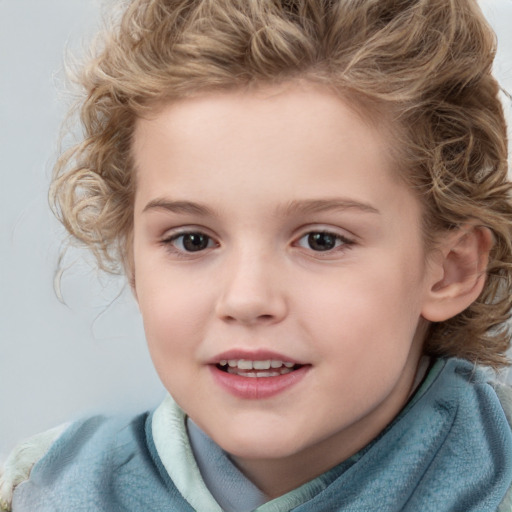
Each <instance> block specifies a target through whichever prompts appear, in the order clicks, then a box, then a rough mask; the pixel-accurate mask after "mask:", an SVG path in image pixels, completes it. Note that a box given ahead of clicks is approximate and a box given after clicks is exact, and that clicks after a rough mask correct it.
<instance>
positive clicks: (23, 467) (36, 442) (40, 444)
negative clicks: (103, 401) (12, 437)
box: [0, 423, 69, 510]
mask: <svg viewBox="0 0 512 512" xmlns="http://www.w3.org/2000/svg"><path fill="white" fill-rule="evenodd" d="M68 426H69V424H68V423H66V424H64V425H60V426H58V427H56V428H52V429H50V430H47V431H46V432H43V433H41V434H37V435H35V436H33V437H30V438H29V439H27V440H26V441H24V442H22V443H21V444H19V445H18V446H16V447H15V448H14V450H13V451H12V452H11V454H10V455H9V457H8V458H7V459H6V461H5V464H3V467H2V468H0V507H1V508H2V510H10V508H11V501H12V494H13V492H14V489H15V488H16V487H17V486H18V485H19V484H20V483H22V482H24V481H26V480H28V478H29V476H30V472H31V471H32V468H33V467H34V465H35V464H36V463H37V462H38V461H39V460H40V459H41V458H42V457H43V456H44V455H45V454H46V453H47V452H48V450H49V449H50V447H51V445H52V444H53V443H54V442H55V440H56V439H57V438H58V437H59V436H60V435H61V434H62V433H63V432H64V431H65V430H66V429H67V427H68Z"/></svg>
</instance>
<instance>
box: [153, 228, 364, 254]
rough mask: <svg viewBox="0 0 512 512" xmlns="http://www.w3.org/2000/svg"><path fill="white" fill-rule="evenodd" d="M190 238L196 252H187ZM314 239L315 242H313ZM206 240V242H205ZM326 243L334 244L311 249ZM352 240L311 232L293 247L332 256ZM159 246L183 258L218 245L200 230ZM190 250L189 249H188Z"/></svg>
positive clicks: (324, 231) (323, 232) (347, 247)
mask: <svg viewBox="0 0 512 512" xmlns="http://www.w3.org/2000/svg"><path fill="white" fill-rule="evenodd" d="M187 236H188V237H192V238H191V239H189V242H192V243H193V244H196V245H198V246H199V248H198V249H197V250H187V248H186V246H185V244H186V241H185V237H187ZM194 237H197V240H196V241H194ZM320 237H325V238H324V240H323V241H321V238H320ZM315 238H316V240H315ZM205 239H206V240H205ZM179 240H181V242H180V243H179V245H180V247H178V246H177V245H178V244H177V241H179ZM302 240H306V241H307V242H306V243H308V245H309V247H304V246H303V245H301V243H300V242H301V241H302ZM205 241H206V245H205V246H204V247H202V248H201V242H203V244H204V242H205ZM326 242H327V245H332V244H333V243H334V246H333V247H327V248H324V249H321V248H319V249H318V250H315V249H314V248H313V247H311V244H312V243H316V244H320V246H321V245H322V244H323V245H324V246H325V243H326ZM354 243H355V242H354V240H351V239H350V238H347V237H345V236H343V235H340V234H338V233H333V232H331V231H328V230H322V229H320V230H316V231H315V230H311V231H308V232H306V233H304V234H303V235H302V236H301V237H300V238H298V239H297V240H296V242H295V243H294V245H295V246H298V247H302V248H304V249H308V250H311V251H312V252H314V253H319V255H320V254H325V255H326V256H327V255H329V254H332V253H334V252H336V253H337V252H339V251H344V250H346V249H349V248H350V247H351V246H352V245H354ZM161 244H162V245H163V246H164V247H165V248H166V249H167V250H169V251H171V252H172V253H173V254H176V255H179V256H183V257H190V256H191V255H194V254H196V253H198V254H199V253H202V252H204V251H205V250H207V249H212V248H215V247H218V243H216V242H215V241H214V239H213V238H212V237H211V236H209V235H207V234H206V233H203V232H202V231H200V230H197V231H192V230H191V231H182V232H180V233H175V234H172V235H170V236H169V237H167V238H165V239H163V240H162V241H161ZM189 248H190V247H189Z"/></svg>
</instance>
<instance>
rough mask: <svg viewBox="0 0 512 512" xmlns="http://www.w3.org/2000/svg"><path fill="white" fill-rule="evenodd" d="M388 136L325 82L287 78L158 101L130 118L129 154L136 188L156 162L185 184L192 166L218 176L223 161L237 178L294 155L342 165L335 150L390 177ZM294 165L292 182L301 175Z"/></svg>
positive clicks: (279, 165)
mask: <svg viewBox="0 0 512 512" xmlns="http://www.w3.org/2000/svg"><path fill="white" fill-rule="evenodd" d="M388 137H389V130H388V129H385V128H383V127H382V123H378V122H376V121H375V120H373V119H372V120H370V121H369V120H368V117H367V116H362V115H361V112H360V109H359V108H358V106H357V105H356V104H355V102H350V100H343V99H342V98H340V97H339V95H336V94H335V93H333V92H332V91H331V90H329V89H327V88H326V87H322V86H318V85H315V84H310V83H287V84H282V85H279V86H272V87H271V86H267V87H260V88H258V89H255V90H234V91H228V92H217V93H212V94H203V95H198V96H196V97H193V98H189V99H184V100H179V101H172V102H168V103H166V104H164V105H160V106H159V108H158V109H155V111H154V112H153V113H152V115H151V116H148V117H146V118H144V119H138V120H137V123H136V128H135V134H134V140H133V154H134V160H135V164H136V169H137V174H138V176H137V177H138V188H140V186H144V185H145V184H144V183H143V182H144V181H145V177H146V174H147V170H148V169H155V167H158V168H161V169H163V168H164V167H165V168H167V170H168V171H169V172H170V171H171V168H172V171H173V173H175V175H177V174H176V173H182V174H183V175H182V178H183V179H187V180H189V181H193V180H194V177H195V176H197V177H198V178H199V173H197V172H195V171H197V170H199V169H204V168H207V169H209V171H210V175H211V176H209V178H211V179H213V178H214V177H217V178H218V179H222V178H223V170H225V169H227V168H228V167H229V166H238V167H239V173H238V176H240V177H242V176H247V175H248V174H250V173H256V174H260V173H261V172H262V168H263V167H264V166H268V165H271V166H272V167H273V169H274V170H275V172H276V174H281V173H284V171H285V169H286V168H287V167H288V166H289V163H290V157H291V156H293V157H297V158H298V157H299V156H300V160H301V166H300V168H307V169H318V168H319V167H321V166H322V165H323V164H325V166H327V167H332V166H333V165H335V166H336V167H338V168H341V167H343V166H344V165H345V162H344V161H343V159H342V160H340V159H339V156H340V155H339V153H340V152H345V154H348V153H351V155H350V158H351V161H352V163H356V164H357V166H359V167H365V166H366V167H378V168H379V169H380V170H381V171H384V172H389V173H390V176H395V172H394V165H393V159H392V158H391V151H390V144H389V142H388ZM149 160H151V162H149ZM242 167H243V168H242ZM300 168H297V169H296V174H295V180H300V178H301V173H300ZM141 171H142V172H143V174H144V176H143V175H142V174H141ZM202 178H203V176H201V179H202ZM232 178H233V176H231V179H232Z"/></svg>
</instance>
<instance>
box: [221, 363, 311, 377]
mask: <svg viewBox="0 0 512 512" xmlns="http://www.w3.org/2000/svg"><path fill="white" fill-rule="evenodd" d="M301 367H302V365H300V364H296V363H293V362H291V361H279V360H277V359H266V360H261V361H251V360H248V359H223V360H221V361H219V363H218V364H217V368H218V369H219V370H221V371H223V372H226V373H229V374H231V375H238V376H240V377H257V378H261V377H280V376H281V375H286V374H288V373H291V372H293V371H295V370H298V369H299V368H301Z"/></svg>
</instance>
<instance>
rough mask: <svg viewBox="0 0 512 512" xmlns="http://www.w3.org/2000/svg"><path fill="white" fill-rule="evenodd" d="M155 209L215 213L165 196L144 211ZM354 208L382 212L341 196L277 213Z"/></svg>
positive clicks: (306, 202)
mask: <svg viewBox="0 0 512 512" xmlns="http://www.w3.org/2000/svg"><path fill="white" fill-rule="evenodd" d="M154 209H156V210H166V211H169V212H172V213H183V214H193V215H201V216H211V215H214V211H213V210H211V209H210V208H208V207H207V206H205V205H202V204H199V203H195V202H193V201H170V200H168V199H163V198H157V199H153V200H151V201H150V202H149V203H148V204H146V206H145V207H144V209H143V210H142V211H143V212H147V211H150V210H154ZM352 209H353V210H359V211H361V212H363V213H373V214H379V213H380V212H379V210H377V209H376V208H374V207H373V206H371V205H369V204H366V203H361V202H359V201H354V200H352V199H341V198H334V199H307V200H296V201H290V202H289V203H288V204H286V205H285V206H281V207H279V208H278V209H277V212H276V213H277V214H278V215H283V216H285V217H286V216H290V215H296V214H308V213H320V212H324V211H332V210H341V211H345V210H352Z"/></svg>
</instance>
